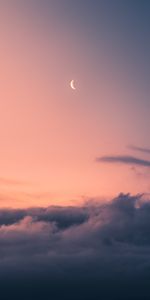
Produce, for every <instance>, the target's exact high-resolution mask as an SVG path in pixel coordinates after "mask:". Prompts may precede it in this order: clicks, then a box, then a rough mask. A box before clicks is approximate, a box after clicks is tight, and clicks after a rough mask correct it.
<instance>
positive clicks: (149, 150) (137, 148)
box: [128, 145, 150, 154]
mask: <svg viewBox="0 0 150 300" xmlns="http://www.w3.org/2000/svg"><path fill="white" fill-rule="evenodd" d="M128 148H129V149H131V150H134V151H138V152H143V153H147V154H150V149H149V148H143V147H137V146H134V145H128Z"/></svg>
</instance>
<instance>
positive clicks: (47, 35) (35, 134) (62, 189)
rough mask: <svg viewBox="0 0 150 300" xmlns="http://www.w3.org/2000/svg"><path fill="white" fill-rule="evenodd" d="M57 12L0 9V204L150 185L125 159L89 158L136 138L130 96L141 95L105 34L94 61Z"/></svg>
mask: <svg viewBox="0 0 150 300" xmlns="http://www.w3.org/2000/svg"><path fill="white" fill-rule="evenodd" d="M55 13H56V11H55ZM55 13H54V14H53V17H51V18H50V19H48V18H45V19H44V17H42V16H41V18H39V15H38V13H37V12H33V11H32V9H31V10H30V11H29V7H28V6H27V7H26V10H25V9H24V8H23V7H22V6H21V5H20V7H19V4H18V5H17V1H16V5H14V6H12V5H11V4H9V5H8V7H7V8H6V6H5V7H2V10H1V13H0V19H1V21H0V22H1V26H0V39H1V56H0V66H1V68H0V99H1V100H0V139H1V140H0V143H1V144H0V150H1V155H0V178H1V179H0V187H1V192H0V199H1V206H14V207H15V206H18V207H22V206H32V205H47V204H50V203H53V204H55V203H57V204H58V203H61V204H66V203H68V202H69V203H77V202H78V201H79V200H80V199H82V197H86V196H87V197H100V198H101V197H103V196H105V197H109V196H112V195H116V194H117V193H119V192H132V193H136V192H141V191H143V190H145V189H147V190H148V189H149V187H148V183H147V180H145V175H143V176H137V175H136V174H135V173H134V171H133V170H131V168H130V166H124V165H123V166H116V165H106V164H98V163H96V162H95V158H96V157H97V156H102V155H109V154H118V153H120V152H121V153H122V152H123V153H126V154H127V153H128V152H129V150H128V149H127V148H126V145H128V144H129V143H132V142H134V143H135V144H138V143H139V142H140V143H142V142H143V140H142V139H143V137H142V135H141V136H139V131H140V128H139V127H138V126H139V125H138V120H139V115H140V110H141V107H140V106H138V104H137V107H136V112H135V110H134V101H132V102H131V99H132V100H133V99H135V98H136V97H137V98H138V97H139V90H138V87H137V85H136V84H134V83H133V84H132V85H131V81H130V78H129V74H128V70H127V67H126V66H125V65H122V66H120V65H119V63H117V59H116V57H115V56H113V55H110V54H109V51H108V49H107V47H106V44H105V45H104V46H103V45H102V47H101V51H100V52H99V60H98V66H97V63H96V56H97V53H96V52H95V53H94V46H92V45H91V44H90V41H89V40H88V39H87V37H84V35H83V31H82V30H81V32H78V31H76V30H75V29H74V28H73V27H71V26H70V27H68V26H67V23H65V20H64V19H63V18H61V17H59V18H58V16H56V15H55ZM108 47H109V45H108ZM71 79H75V84H76V91H73V90H71V88H70V86H69V82H70V80H71ZM133 112H134V118H133ZM143 178H144V179H143Z"/></svg>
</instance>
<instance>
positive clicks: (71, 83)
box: [70, 79, 76, 90]
mask: <svg viewBox="0 0 150 300" xmlns="http://www.w3.org/2000/svg"><path fill="white" fill-rule="evenodd" d="M70 86H71V88H72V89H73V90H76V88H75V86H74V79H73V80H71V82H70Z"/></svg>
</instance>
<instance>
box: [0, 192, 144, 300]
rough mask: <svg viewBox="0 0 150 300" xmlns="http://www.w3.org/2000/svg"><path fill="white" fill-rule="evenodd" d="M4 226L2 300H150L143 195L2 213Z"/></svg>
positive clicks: (0, 243) (0, 274)
mask: <svg viewBox="0 0 150 300" xmlns="http://www.w3.org/2000/svg"><path fill="white" fill-rule="evenodd" d="M145 197H146V196H145ZM147 197H148V196H147ZM0 224H1V226H0V291H1V295H3V297H2V299H26V298H28V299H37V300H38V299H54V300H55V299H56V300H57V299H65V300H66V299H73V300H74V299H86V300H88V299H91V300H93V299H94V300H96V299H97V300H99V299H100V298H102V299H104V298H105V299H106V300H107V299H110V298H111V299H118V300H119V299H121V300H122V299H123V300H124V299H129V300H131V299H149V298H150V287H149V277H150V202H149V199H144V197H143V195H137V196H130V195H129V194H127V195H124V194H120V195H119V196H118V197H116V198H115V199H113V200H111V201H109V202H103V203H102V202H100V203H97V202H96V203H94V202H93V201H88V202H87V203H85V204H84V205H83V206H82V207H54V206H53V207H48V208H32V209H24V210H13V209H9V210H0ZM8 287H9V288H8Z"/></svg>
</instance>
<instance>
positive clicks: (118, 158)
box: [96, 155, 150, 167]
mask: <svg viewBox="0 0 150 300" xmlns="http://www.w3.org/2000/svg"><path fill="white" fill-rule="evenodd" d="M96 161H97V162H103V163H113V164H118V163H120V164H126V165H138V166H143V167H150V161H149V160H145V159H141V158H137V157H134V156H130V155H114V156H102V157H97V158H96Z"/></svg>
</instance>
